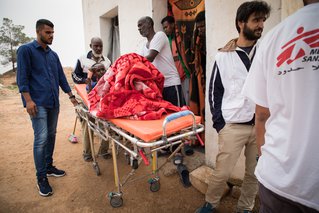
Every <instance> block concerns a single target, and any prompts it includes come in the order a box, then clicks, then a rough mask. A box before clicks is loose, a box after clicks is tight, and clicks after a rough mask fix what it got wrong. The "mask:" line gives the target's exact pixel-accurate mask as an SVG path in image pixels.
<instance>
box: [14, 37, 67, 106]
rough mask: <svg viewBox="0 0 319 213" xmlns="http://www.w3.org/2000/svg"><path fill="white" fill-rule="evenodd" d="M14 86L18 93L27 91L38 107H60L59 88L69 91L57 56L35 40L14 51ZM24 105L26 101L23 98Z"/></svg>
mask: <svg viewBox="0 0 319 213" xmlns="http://www.w3.org/2000/svg"><path fill="white" fill-rule="evenodd" d="M17 68H18V71H17V84H18V87H19V92H20V93H22V92H29V93H30V96H31V98H32V100H33V102H34V103H35V104H36V105H37V106H43V107H47V108H55V107H59V86H60V87H61V88H62V90H63V91H64V92H65V93H69V92H71V88H70V86H69V84H68V82H67V80H66V77H65V74H64V72H63V68H62V66H61V63H60V60H59V57H58V55H57V54H56V53H55V52H54V51H53V50H51V48H50V47H47V49H46V50H44V49H43V48H42V46H41V45H40V44H39V43H38V42H37V41H36V40H34V41H33V42H30V43H28V44H24V45H22V46H21V47H19V49H18V51H17ZM22 102H23V106H24V107H25V106H26V102H25V100H24V98H23V96H22Z"/></svg>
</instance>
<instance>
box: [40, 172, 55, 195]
mask: <svg viewBox="0 0 319 213" xmlns="http://www.w3.org/2000/svg"><path fill="white" fill-rule="evenodd" d="M37 187H38V189H39V194H40V195H41V196H43V197H47V196H50V195H52V194H53V191H52V188H51V186H50V184H49V181H48V178H47V177H44V178H40V179H38V184H37Z"/></svg>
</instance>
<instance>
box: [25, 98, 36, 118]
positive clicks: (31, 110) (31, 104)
mask: <svg viewBox="0 0 319 213" xmlns="http://www.w3.org/2000/svg"><path fill="white" fill-rule="evenodd" d="M26 109H27V112H28V113H29V115H30V116H31V117H35V116H36V115H37V112H38V108H37V105H36V104H35V103H34V102H33V101H32V100H29V101H28V102H26Z"/></svg>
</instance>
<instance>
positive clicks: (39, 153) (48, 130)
mask: <svg viewBox="0 0 319 213" xmlns="http://www.w3.org/2000/svg"><path fill="white" fill-rule="evenodd" d="M37 109H38V112H37V115H36V116H35V117H31V121H32V127H33V131H34V144H33V157H34V163H35V168H36V170H37V173H36V175H37V178H38V179H39V178H43V177H46V175H47V166H48V165H52V163H53V158H52V155H53V151H54V144H55V135H56V127H57V123H58V116H59V111H60V109H59V107H57V108H53V109H49V108H45V107H42V106H38V107H37Z"/></svg>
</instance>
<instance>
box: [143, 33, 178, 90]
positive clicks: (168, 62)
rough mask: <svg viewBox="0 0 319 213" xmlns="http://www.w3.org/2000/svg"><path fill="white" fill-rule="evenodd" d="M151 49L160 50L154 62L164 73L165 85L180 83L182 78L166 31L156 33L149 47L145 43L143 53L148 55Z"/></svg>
mask: <svg viewBox="0 0 319 213" xmlns="http://www.w3.org/2000/svg"><path fill="white" fill-rule="evenodd" d="M150 50H156V51H157V52H158V54H157V56H156V57H155V59H154V61H153V62H152V64H153V65H154V66H155V67H156V68H157V69H158V70H159V71H160V72H161V73H162V74H163V75H164V77H165V81H164V87H169V86H175V85H180V84H181V79H180V77H179V74H178V72H177V69H176V67H175V63H174V59H173V55H172V52H171V48H170V46H169V41H168V38H167V36H166V35H165V33H163V32H157V33H155V35H154V37H153V38H152V40H151V42H150V45H149V48H147V47H146V43H145V44H144V45H143V49H142V53H141V55H142V56H146V55H148V54H149V51H150Z"/></svg>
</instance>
